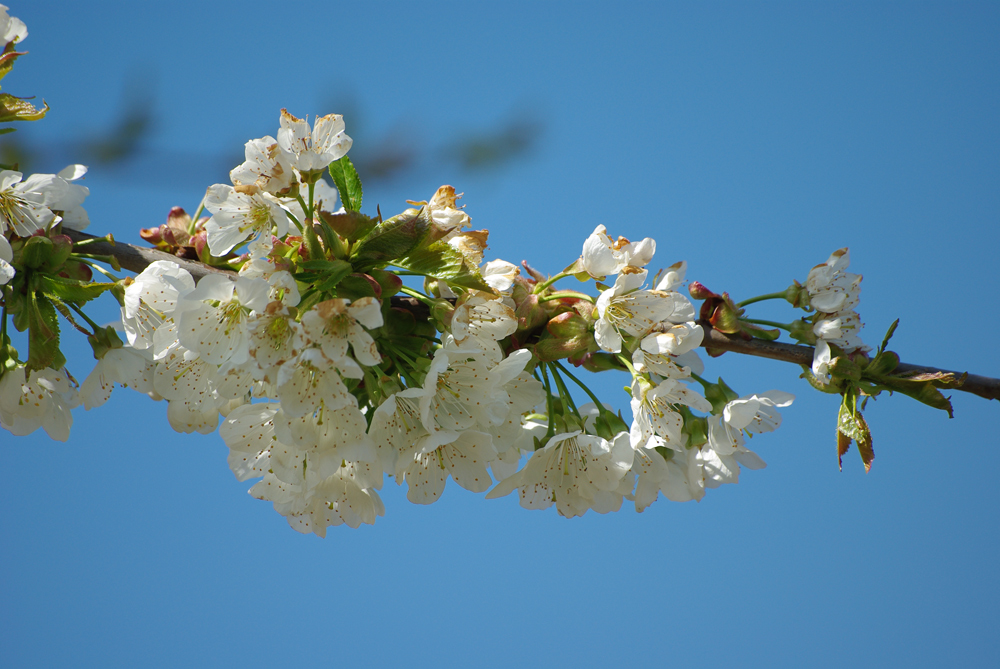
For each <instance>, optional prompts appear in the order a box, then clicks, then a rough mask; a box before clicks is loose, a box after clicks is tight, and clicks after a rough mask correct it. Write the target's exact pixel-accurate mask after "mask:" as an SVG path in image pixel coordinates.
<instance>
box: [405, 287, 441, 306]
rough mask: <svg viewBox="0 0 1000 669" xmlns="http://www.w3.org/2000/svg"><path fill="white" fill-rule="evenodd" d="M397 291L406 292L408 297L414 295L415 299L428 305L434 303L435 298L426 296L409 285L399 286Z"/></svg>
mask: <svg viewBox="0 0 1000 669" xmlns="http://www.w3.org/2000/svg"><path fill="white" fill-rule="evenodd" d="M399 292H401V293H406V294H407V295H409V296H410V297H415V298H416V299H418V300H420V301H421V302H423V303H424V304H426V305H427V306H429V307H433V306H434V304H435V300H434V299H433V298H430V297H427V296H426V295H424V294H423V293H421V292H419V291H416V290H413V289H412V288H410V287H409V286H401V287H400V289H399Z"/></svg>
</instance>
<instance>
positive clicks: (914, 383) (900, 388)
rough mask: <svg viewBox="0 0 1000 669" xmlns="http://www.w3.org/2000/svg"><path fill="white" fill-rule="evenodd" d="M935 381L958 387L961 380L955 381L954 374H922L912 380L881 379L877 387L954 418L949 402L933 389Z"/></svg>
mask: <svg viewBox="0 0 1000 669" xmlns="http://www.w3.org/2000/svg"><path fill="white" fill-rule="evenodd" d="M934 381H936V382H938V383H941V384H943V385H949V386H960V385H961V380H960V379H956V378H955V375H954V374H950V373H947V372H942V373H938V374H922V375H919V376H916V377H912V378H900V377H893V376H889V377H882V378H881V379H879V382H878V383H879V386H880V387H882V388H885V389H887V390H890V391H893V392H897V393H902V394H904V395H907V396H909V397H912V398H913V399H915V400H917V401H918V402H922V403H924V404H926V405H927V406H930V407H934V408H935V409H941V410H942V411H947V412H948V417H949V418H954V414H953V413H952V406H951V400H950V399H949V398H947V397H945V396H944V395H943V394H942V393H941V391H940V390H938V389H937V388H935V387H934V384H933V382H934Z"/></svg>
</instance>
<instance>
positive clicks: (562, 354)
mask: <svg viewBox="0 0 1000 669" xmlns="http://www.w3.org/2000/svg"><path fill="white" fill-rule="evenodd" d="M592 347H593V348H596V344H595V343H594V338H593V337H590V336H586V337H571V338H568V339H543V340H541V341H540V342H538V343H537V344H535V347H534V352H535V357H536V358H538V359H539V360H541V361H542V362H551V361H553V360H560V359H562V358H568V357H570V356H571V355H575V354H578V353H582V352H583V351H586V350H587V349H589V348H592Z"/></svg>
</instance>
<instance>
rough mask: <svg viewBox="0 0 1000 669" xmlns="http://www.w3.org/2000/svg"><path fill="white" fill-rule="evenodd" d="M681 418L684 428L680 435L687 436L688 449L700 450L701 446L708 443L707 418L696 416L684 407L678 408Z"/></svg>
mask: <svg viewBox="0 0 1000 669" xmlns="http://www.w3.org/2000/svg"><path fill="white" fill-rule="evenodd" d="M678 409H679V411H680V414H681V416H682V417H683V418H684V427H682V428H681V433H682V434H686V435H687V436H688V440H687V447H688V448H701V445H702V444H705V443H708V418H706V417H705V416H696V415H694V414H693V413H691V410H690V409H689V408H687V407H686V406H684V405H681V406H680V407H678Z"/></svg>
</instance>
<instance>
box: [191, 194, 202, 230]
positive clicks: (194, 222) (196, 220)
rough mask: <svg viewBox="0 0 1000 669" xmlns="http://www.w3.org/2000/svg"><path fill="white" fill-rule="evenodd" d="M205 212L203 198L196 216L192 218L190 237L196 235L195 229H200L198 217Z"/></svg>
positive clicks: (195, 213)
mask: <svg viewBox="0 0 1000 669" xmlns="http://www.w3.org/2000/svg"><path fill="white" fill-rule="evenodd" d="M203 211H205V198H204V197H203V198H201V204H199V205H198V209H197V211H195V212H194V216H192V217H191V222H190V223H188V231H187V233H188V234H189V235H194V232H195V228H196V227H198V217H199V216H201V212H203Z"/></svg>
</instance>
